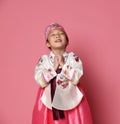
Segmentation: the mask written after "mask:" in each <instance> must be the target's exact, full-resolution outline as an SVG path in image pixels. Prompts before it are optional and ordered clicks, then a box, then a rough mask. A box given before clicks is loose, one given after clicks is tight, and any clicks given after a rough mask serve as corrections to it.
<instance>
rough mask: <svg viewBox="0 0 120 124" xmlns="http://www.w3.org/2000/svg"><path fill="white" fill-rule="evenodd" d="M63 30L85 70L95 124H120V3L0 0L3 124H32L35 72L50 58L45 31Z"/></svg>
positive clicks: (83, 81) (105, 0)
mask: <svg viewBox="0 0 120 124" xmlns="http://www.w3.org/2000/svg"><path fill="white" fill-rule="evenodd" d="M51 22H58V23H60V24H61V25H63V26H64V27H65V29H66V31H67V33H68V35H69V39H70V44H69V46H68V50H69V51H71V50H72V51H74V52H75V53H76V54H77V55H79V56H80V57H81V59H82V61H83V65H84V76H83V77H82V79H81V85H83V87H84V88H85V91H86V95H87V98H88V102H89V105H90V108H91V111H92V116H93V121H94V124H120V96H119V94H120V55H119V54H120V1H119V0H99V1H95V0H59V1H58V0H43V1H42V0H0V124H30V123H31V118H32V109H33V106H34V103H35V99H36V95H37V90H38V88H39V86H38V85H37V83H36V82H35V80H34V68H35V65H36V62H37V61H38V59H39V57H40V56H41V55H42V54H45V53H48V51H49V50H48V49H47V47H46V46H45V40H44V28H45V27H46V25H48V24H49V23H51Z"/></svg>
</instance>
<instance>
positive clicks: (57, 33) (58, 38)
mask: <svg viewBox="0 0 120 124" xmlns="http://www.w3.org/2000/svg"><path fill="white" fill-rule="evenodd" d="M67 44H68V41H67V38H66V34H65V33H64V31H62V30H53V31H51V32H50V34H49V35H48V41H47V46H48V47H49V48H51V49H65V48H66V46H67Z"/></svg>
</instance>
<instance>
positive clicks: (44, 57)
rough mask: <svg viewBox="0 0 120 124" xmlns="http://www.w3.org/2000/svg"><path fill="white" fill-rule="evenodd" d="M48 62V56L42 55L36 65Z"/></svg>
mask: <svg viewBox="0 0 120 124" xmlns="http://www.w3.org/2000/svg"><path fill="white" fill-rule="evenodd" d="M47 60H48V55H42V56H41V57H40V58H39V60H38V64H40V63H44V62H46V61H47Z"/></svg>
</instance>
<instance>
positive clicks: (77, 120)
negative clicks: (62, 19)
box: [32, 23, 92, 124]
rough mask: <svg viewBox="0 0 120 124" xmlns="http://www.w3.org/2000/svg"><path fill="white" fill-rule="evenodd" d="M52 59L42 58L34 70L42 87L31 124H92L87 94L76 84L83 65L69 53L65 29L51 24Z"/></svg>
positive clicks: (48, 30)
mask: <svg viewBox="0 0 120 124" xmlns="http://www.w3.org/2000/svg"><path fill="white" fill-rule="evenodd" d="M45 39H46V45H47V47H48V48H49V49H50V51H51V52H50V54H49V55H43V56H42V57H41V58H40V59H39V61H38V63H37V65H36V68H35V80H36V82H37V83H38V84H39V85H40V88H39V91H38V96H37V100H36V103H35V106H34V110H33V118H32V124H92V119H91V113H90V109H89V105H88V102H87V99H86V97H85V94H84V92H83V90H82V88H81V87H79V88H78V86H77V84H78V83H79V79H80V78H81V76H82V75H83V67H82V62H81V60H80V58H79V57H78V56H76V55H75V54H74V53H73V52H69V53H68V52H66V47H67V45H68V42H69V39H68V36H67V33H66V31H65V30H64V28H63V27H62V26H61V25H59V24H57V23H52V24H50V25H49V26H48V27H47V28H46V30H45Z"/></svg>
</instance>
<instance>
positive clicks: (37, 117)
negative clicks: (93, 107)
mask: <svg viewBox="0 0 120 124" xmlns="http://www.w3.org/2000/svg"><path fill="white" fill-rule="evenodd" d="M79 89H80V91H81V92H82V93H83V94H84V97H83V99H82V101H81V103H80V104H79V105H78V106H77V107H76V108H74V109H72V110H67V111H64V114H65V118H64V119H59V120H54V119H53V115H52V110H50V109H48V108H47V107H46V106H45V105H44V104H43V103H42V102H41V100H40V98H41V96H42V94H43V91H44V89H42V88H39V90H38V95H37V99H36V103H35V106H34V109H33V114H32V124H92V116H91V112H90V108H89V105H88V102H87V99H86V96H85V93H84V91H83V89H82V88H81V87H80V88H79Z"/></svg>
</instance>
